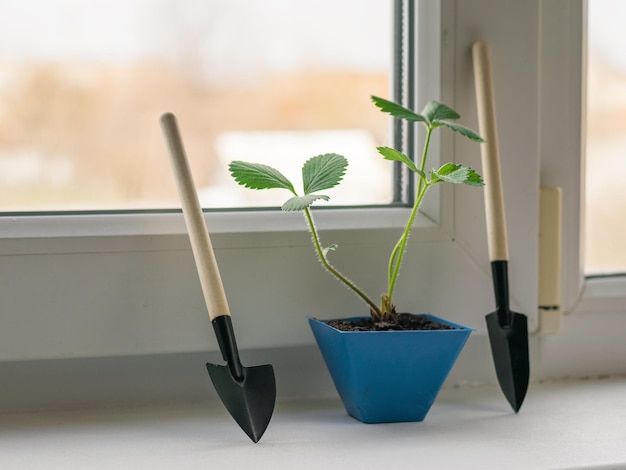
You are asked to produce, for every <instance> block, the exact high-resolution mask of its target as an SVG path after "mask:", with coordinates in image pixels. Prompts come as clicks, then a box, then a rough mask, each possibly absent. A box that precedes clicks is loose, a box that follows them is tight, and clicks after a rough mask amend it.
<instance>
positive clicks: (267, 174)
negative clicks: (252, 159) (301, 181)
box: [228, 160, 295, 194]
mask: <svg viewBox="0 0 626 470" xmlns="http://www.w3.org/2000/svg"><path fill="white" fill-rule="evenodd" d="M228 169H229V171H230V174H231V175H232V177H233V178H234V179H235V181H236V182H237V183H239V184H240V185H242V186H245V187H246V188H250V189H272V188H281V189H287V190H289V191H291V192H292V193H293V194H295V189H294V187H293V184H292V183H291V181H289V180H288V179H287V177H286V176H285V175H283V174H282V173H281V172H280V171H278V170H276V169H275V168H272V167H271V166H267V165H263V164H261V163H248V162H242V161H238V160H236V161H233V162H231V163H230V165H228Z"/></svg>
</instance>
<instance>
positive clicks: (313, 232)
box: [304, 207, 382, 317]
mask: <svg viewBox="0 0 626 470" xmlns="http://www.w3.org/2000/svg"><path fill="white" fill-rule="evenodd" d="M304 215H305V217H306V220H307V223H308V224H309V230H310V232H311V236H312V238H313V244H314V245H315V251H316V252H317V256H318V258H319V260H320V262H321V263H322V266H324V268H325V269H326V270H327V271H328V272H330V273H331V274H332V275H333V276H335V277H336V278H337V279H338V280H339V281H340V282H342V283H343V284H344V285H346V286H347V287H348V288H349V289H350V290H352V291H353V292H354V293H355V294H356V295H358V296H359V297H361V298H362V299H363V300H364V301H365V302H366V303H367V304H368V305H369V306H370V308H371V309H372V310H373V311H374V312H376V315H378V316H379V317H382V313H381V311H380V308H378V305H376V304H375V303H374V302H373V301H372V300H371V299H370V298H369V297H368V296H367V295H366V294H365V293H364V292H363V291H362V290H361V289H359V288H358V287H357V286H356V284H355V283H354V282H352V281H351V280H350V279H348V278H347V277H346V276H344V275H343V274H341V273H340V272H339V271H337V269H335V268H334V267H333V266H332V265H331V264H330V263H329V262H328V260H327V259H326V255H325V253H324V250H323V249H322V244H321V243H320V238H319V235H318V233H317V229H316V228H315V224H314V223H313V216H312V215H311V211H310V209H309V208H308V207H307V208H306V209H304Z"/></svg>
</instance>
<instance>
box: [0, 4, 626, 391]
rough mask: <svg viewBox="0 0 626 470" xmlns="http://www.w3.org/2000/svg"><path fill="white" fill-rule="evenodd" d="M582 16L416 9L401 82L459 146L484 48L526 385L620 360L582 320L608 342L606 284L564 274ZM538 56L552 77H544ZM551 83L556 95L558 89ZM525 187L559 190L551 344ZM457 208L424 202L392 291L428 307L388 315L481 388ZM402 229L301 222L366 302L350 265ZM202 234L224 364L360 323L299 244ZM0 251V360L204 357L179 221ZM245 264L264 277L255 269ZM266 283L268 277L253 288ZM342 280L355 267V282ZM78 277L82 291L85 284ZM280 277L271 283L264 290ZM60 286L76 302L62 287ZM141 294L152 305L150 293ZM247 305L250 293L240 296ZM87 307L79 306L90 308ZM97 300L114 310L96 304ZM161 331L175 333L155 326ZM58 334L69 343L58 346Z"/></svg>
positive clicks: (129, 221) (577, 140) (204, 330)
mask: <svg viewBox="0 0 626 470" xmlns="http://www.w3.org/2000/svg"><path fill="white" fill-rule="evenodd" d="M584 4H585V3H584V1H582V0H577V1H571V0H551V1H550V2H501V1H499V0H460V1H459V0H440V1H439V0H438V1H430V0H428V1H421V2H419V3H418V7H419V8H420V9H422V8H425V9H427V10H429V11H431V12H432V13H433V14H434V15H437V18H438V20H437V21H425V22H424V24H422V28H421V29H420V28H418V47H419V48H421V50H420V55H419V60H418V64H417V65H418V75H420V74H423V69H422V70H421V71H420V69H419V67H427V68H428V69H429V70H431V72H434V74H435V77H436V78H435V79H434V80H422V82H421V83H419V85H418V98H417V99H418V104H422V101H423V98H424V97H428V98H433V97H439V99H441V101H443V102H446V103H448V104H450V105H451V106H452V107H454V108H455V109H457V110H458V111H459V113H460V114H461V115H462V116H463V122H464V124H467V125H469V126H470V127H474V128H476V127H477V124H476V122H477V119H476V106H475V94H474V86H473V78H470V77H473V74H472V68H471V54H470V53H469V49H470V46H471V43H472V42H473V41H475V40H478V39H486V40H488V41H490V42H491V43H492V44H494V45H497V47H496V46H494V47H493V48H492V54H493V57H494V65H495V67H494V72H495V74H496V76H495V83H496V103H497V106H498V108H497V111H498V118H499V132H500V144H501V155H502V158H503V162H502V169H503V179H504V188H505V195H504V196H505V204H506V207H507V217H508V220H507V222H508V227H509V231H511V230H510V229H511V227H521V229H519V230H516V231H515V232H514V233H512V234H511V236H510V238H509V243H510V255H511V265H510V280H511V286H512V308H513V309H515V310H516V311H520V312H523V313H525V314H527V315H528V316H529V323H530V330H531V332H532V338H531V359H532V360H533V363H534V367H533V368H532V370H533V376H534V377H554V376H564V375H581V374H603V373H614V372H621V373H623V372H624V369H623V365H622V364H621V362H620V361H619V358H620V357H623V356H624V354H626V346H624V345H623V341H621V342H620V341H607V334H608V335H609V336H610V333H606V332H605V331H604V330H603V329H602V328H601V327H599V326H597V321H596V318H597V317H598V315H602V314H604V315H602V316H603V318H605V319H607V320H608V321H609V322H611V330H612V331H621V327H626V315H624V314H623V313H624V307H623V305H625V304H626V303H625V302H623V299H624V295H623V294H622V293H621V292H624V290H622V291H621V292H618V295H615V293H616V292H617V291H615V290H610V292H608V291H607V290H606V289H605V288H604V287H602V286H603V285H604V286H606V285H608V284H606V282H605V281H606V280H585V279H584V277H583V276H582V274H581V273H582V270H581V265H580V260H581V257H580V250H579V248H580V233H581V232H580V229H581V224H582V220H583V215H582V213H581V208H582V205H581V194H582V192H581V190H582V188H583V186H582V184H581V180H582V169H583V165H582V159H581V155H582V154H581V148H582V146H581V141H582V139H583V138H584V136H583V135H582V134H581V119H580V117H581V116H582V112H583V110H584V101H583V99H582V95H581V93H580V90H581V86H582V82H581V81H582V80H583V78H584V77H583V76H582V75H580V70H581V68H578V69H577V68H576V67H579V66H580V60H582V59H581V57H582V55H581V54H580V47H581V44H582V42H581V40H582V31H583V29H582V24H583V23H582V22H580V24H579V23H578V22H577V21H578V19H580V18H582V15H583V13H584ZM564 14H566V15H569V16H566V18H569V21H568V20H564V19H563V18H564V16H563V15H564ZM421 18H422V19H424V17H421ZM577 24H579V26H580V27H578V26H576V25H577ZM577 28H578V29H577ZM433 29H434V30H435V31H433ZM433 36H435V37H436V38H438V41H439V40H440V42H441V44H440V53H438V54H433V53H432V52H433V51H432V49H431V46H430V44H432V40H433ZM420 37H421V39H422V42H419V39H420ZM424 38H426V39H427V40H429V41H431V42H430V43H428V42H425V41H424ZM576 41H578V42H576ZM555 47H557V49H558V51H559V56H558V57H562V58H563V61H564V63H560V62H559V61H555V60H553V59H554V57H553V56H552V55H551V54H553V53H554V52H555V49H554V48H555ZM424 48H426V49H427V50H426V53H424V50H423V49H424ZM576 57H578V59H577V60H578V61H579V62H578V65H576ZM511 58H516V60H523V61H525V63H524V67H523V68H522V69H521V70H518V69H516V70H513V69H515V67H512V66H511V64H510V63H508V62H507V61H510V60H511ZM433 64H434V65H433ZM575 70H578V72H577V73H578V75H576V72H574V71H575ZM422 76H423V75H422ZM568 77H569V78H568ZM564 79H567V80H566V81H565V82H563V80H564ZM563 83H566V84H567V86H564V85H563ZM559 106H564V107H563V108H559ZM555 110H557V111H559V116H561V115H562V116H565V117H566V119H562V120H559V121H558V122H559V125H558V126H557V127H556V128H554V129H551V131H550V132H549V133H548V132H542V128H543V127H545V126H546V125H547V124H545V123H549V122H551V119H552V116H553V114H552V113H554V112H555ZM450 134H451V133H450ZM520 134H521V135H520ZM562 142H567V144H568V145H567V155H570V157H569V158H570V160H571V163H572V164H571V165H570V168H569V169H568V171H562V169H561V166H562V165H561V163H562V160H561V159H562V158H564V157H562V155H563V151H562V148H561V144H562ZM434 145H435V148H436V150H437V151H438V152H440V153H441V154H445V155H452V156H453V157H454V158H455V159H456V158H457V156H459V157H461V156H462V160H463V162H464V163H469V165H470V166H473V167H475V168H480V154H479V149H478V148H477V147H474V148H472V147H471V146H470V145H468V144H467V143H465V142H463V141H462V140H460V139H456V138H455V137H454V136H452V135H442V136H441V137H440V138H439V139H438V140H437V141H436V142H434ZM560 155H561V156H560ZM446 159H447V158H446ZM540 185H554V186H561V187H562V188H563V189H564V194H565V195H566V197H565V198H564V213H563V222H564V240H563V254H564V256H563V267H562V272H563V275H562V280H563V307H564V310H565V312H566V315H565V316H564V318H563V326H562V329H561V331H559V332H558V334H556V335H554V336H543V335H541V334H537V328H538V321H537V316H538V315H537V285H536V279H537V272H538V260H537V256H536V255H537V253H538V242H537V234H538V204H539V187H540ZM472 191H473V190H472V188H462V187H451V185H448V186H445V187H441V188H440V189H439V191H438V192H437V193H434V196H433V198H432V199H431V201H429V205H427V207H425V210H424V214H421V215H420V218H419V221H418V226H417V227H416V229H415V231H414V233H413V235H412V237H411V240H410V243H411V247H410V250H411V251H410V253H411V254H410V256H409V257H408V258H407V262H406V264H405V267H404V271H403V275H402V276H401V278H402V279H401V281H402V282H404V283H405V285H404V286H402V287H403V290H405V291H407V290H408V291H411V290H412V291H414V292H418V293H426V294H431V292H430V291H429V288H430V287H431V283H432V285H436V286H437V287H436V289H440V293H441V294H442V295H439V296H432V295H425V296H424V297H423V298H421V299H414V298H412V297H411V295H413V293H414V292H406V293H404V294H402V295H403V296H404V297H401V299H400V300H399V302H400V301H406V303H407V308H420V309H421V308H425V309H432V311H434V312H436V313H440V314H441V315H442V316H445V317H447V318H450V319H453V320H457V321H458V320H461V321H462V322H465V323H468V324H469V325H470V326H473V327H475V328H477V330H478V331H477V332H476V334H474V335H473V336H472V338H471V339H470V342H469V343H468V348H467V349H468V351H467V353H464V354H465V356H464V357H465V359H463V358H461V365H460V368H462V369H463V373H462V375H463V377H461V376H460V375H458V374H456V376H457V378H458V377H461V378H463V379H467V380H487V381H488V380H492V379H494V377H493V371H492V366H491V361H490V360H489V359H488V357H489V356H488V338H487V336H486V331H485V327H484V319H483V317H484V315H485V314H486V313H489V312H491V311H492V310H493V296H492V292H491V289H492V286H491V279H490V272H489V263H488V258H487V247H486V238H485V237H486V235H485V228H484V212H483V211H484V208H483V204H482V192H480V191H475V192H472ZM407 211H408V209H406V208H401V207H399V208H393V209H376V208H365V209H349V208H345V209H332V210H323V211H321V210H320V211H316V215H317V216H318V225H319V228H320V230H321V232H322V236H323V237H324V238H325V239H326V238H328V239H329V241H330V240H332V241H333V242H335V241H338V243H339V245H340V250H339V251H338V252H337V254H336V255H337V256H338V261H337V265H338V266H342V268H343V269H345V271H346V272H347V273H350V272H355V274H357V275H360V276H364V277H363V283H364V284H365V285H364V288H365V289H366V290H368V291H370V290H371V289H370V287H372V286H377V285H378V284H377V282H378V279H377V278H376V276H375V275H374V274H370V273H369V272H365V273H363V272H362V271H363V267H362V266H361V262H363V261H364V258H368V257H370V256H374V258H372V259H367V260H366V261H374V262H378V261H380V260H381V259H382V258H384V256H386V254H387V253H386V252H387V251H388V250H383V251H385V253H383V255H382V256H381V258H380V259H379V258H377V257H375V254H373V253H372V250H373V249H374V248H377V249H378V248H379V247H381V246H383V247H386V246H387V245H389V244H390V243H391V244H392V243H393V241H394V240H395V239H396V238H397V235H398V228H401V226H402V224H403V221H404V216H405V215H406V212H407ZM373 214H374V215H373ZM206 218H207V221H208V226H209V227H210V228H211V232H212V235H215V236H214V237H212V238H213V239H214V244H215V246H216V249H217V251H218V253H217V255H218V262H220V265H221V266H224V268H225V269H224V271H225V272H224V273H223V274H225V276H226V277H227V278H228V279H230V280H231V282H232V281H233V280H235V281H237V282H236V283H235V284H236V285H235V287H236V288H237V289H243V290H246V289H247V291H246V295H242V296H237V295H235V296H233V297H232V300H231V304H232V305H233V306H235V307H236V308H235V309H233V312H234V313H233V321H234V323H235V325H236V328H237V331H238V341H239V342H240V345H241V346H242V348H244V349H245V348H288V347H292V346H301V345H305V346H307V345H311V344H312V338H311V337H310V333H309V332H308V330H307V328H306V325H305V322H304V321H303V316H306V315H314V316H321V317H324V316H328V315H333V314H334V315H341V316H350V315H352V314H362V313H363V312H362V308H360V307H361V304H360V302H358V301H356V300H354V299H352V298H351V294H349V293H346V292H345V290H343V289H342V288H341V287H340V286H339V287H338V286H335V284H334V283H333V280H332V279H330V278H329V277H328V275H327V274H326V273H325V272H324V271H323V270H322V269H321V268H320V267H319V266H315V261H314V258H313V254H312V249H311V247H310V246H309V244H310V240H309V237H308V235H307V233H306V227H305V225H304V222H303V221H302V220H301V219H300V218H299V217H298V216H297V215H294V216H293V217H292V216H291V215H287V214H281V213H279V212H275V211H250V212H240V211H237V212H210V213H207V214H206ZM277 227H279V228H277ZM0 234H2V235H0V250H1V251H0V278H2V279H6V280H8V282H4V283H2V284H0V298H2V299H3V302H4V305H3V310H2V312H3V317H4V318H3V320H4V324H5V325H8V327H6V328H3V331H4V334H3V332H2V331H0V340H1V341H0V344H2V345H3V347H2V350H0V360H25V359H36V358H46V359H51V358H66V357H93V356H98V357H100V356H119V355H137V354H155V353H164V354H166V353H180V352H185V351H200V350H202V351H204V350H206V349H207V348H208V349H210V350H216V349H217V345H216V343H215V340H214V335H213V332H212V331H211V329H210V324H209V322H207V321H206V313H205V309H204V306H203V303H202V298H201V294H200V292H199V284H198V283H197V279H196V277H197V276H196V274H195V271H194V268H193V261H192V258H191V253H190V249H189V243H188V239H187V237H186V232H185V230H184V225H183V220H182V215H181V214H180V213H179V212H171V213H167V214H150V213H149V214H132V213H128V214H119V215H111V214H97V215H96V214H85V215H82V216H78V217H77V218H69V217H68V216H64V215H59V216H55V217H53V218H52V219H50V218H47V216H28V217H12V216H10V215H9V216H5V217H3V218H2V219H1V220H0ZM416 252H417V253H416ZM333 255H335V254H333ZM420 256H423V257H425V259H426V261H427V262H432V263H433V264H432V266H433V268H432V269H433V272H431V273H426V274H425V273H424V272H423V270H420V269H419V266H417V265H418V263H419V260H420V259H421V258H419V257H420ZM257 259H258V260H260V262H263V263H266V264H264V265H263V266H261V267H259V266H256V265H255V262H256V260H257ZM273 260H277V261H276V262H275V263H273ZM94 262H96V263H97V264H96V265H95V266H94ZM116 263H117V264H116ZM237 263H239V264H237ZM272 263H273V264H272ZM346 263H347V264H346ZM455 263H456V264H455ZM66 266H67V267H68V269H67V272H65V271H63V274H64V276H65V275H67V278H68V280H67V281H65V280H64V279H59V278H60V277H63V276H59V274H58V273H57V270H58V267H61V268H62V269H65V267H66ZM120 266H125V267H127V268H128V272H127V273H126V272H124V273H120V272H119V271H117V270H116V268H119V267H120ZM241 266H243V267H245V268H246V269H251V270H253V271H254V272H250V273H248V272H246V276H240V275H239V273H240V272H244V271H241V269H240V268H241ZM346 266H347V267H346ZM458 266H461V270H460V271H459V270H458V269H457V268H458ZM270 267H271V268H272V269H273V271H272V273H274V274H272V275H268V274H267V273H266V269H269V268H270ZM351 267H356V271H354V270H353V269H350V268H351ZM289 270H293V271H289ZM379 271H382V272H384V269H379ZM457 271H458V272H457ZM285 273H288V274H285ZM248 274H249V275H248ZM92 275H96V276H99V277H98V278H97V279H95V280H89V279H85V278H88V277H90V276H92ZM281 275H282V276H283V277H282V278H280V279H278V280H277V279H274V277H280V276H281ZM133 276H134V277H133ZM255 276H256V278H255ZM431 278H432V279H431ZM257 279H261V280H263V282H264V283H266V284H265V285H264V286H262V287H259V286H258V285H256V284H255V282H256V280H257ZM281 279H287V280H288V282H289V284H280V281H281ZM92 281H93V282H92ZM459 281H462V282H459ZM66 282H75V283H76V284H77V285H76V287H75V288H74V287H66V284H65V283H66ZM607 282H608V283H609V284H611V283H612V284H615V283H616V282H617V281H615V280H611V281H607ZM33 283H34V284H33ZM107 283H109V284H107ZM172 283H174V284H176V286H177V290H178V289H179V290H181V291H182V292H181V293H180V294H176V295H177V297H176V299H174V300H175V301H178V300H180V301H181V303H180V305H179V306H178V307H177V310H175V309H174V306H173V305H169V304H168V305H166V306H162V305H161V304H167V302H169V300H170V299H168V298H167V295H169V294H171V293H172V292H173V291H172V288H171V284H172ZM225 284H226V286H227V294H230V295H229V300H230V299H231V295H232V293H229V292H228V289H229V287H228V285H229V284H228V283H225ZM303 284H305V285H303ZM231 285H232V284H231ZM159 286H162V287H167V289H169V290H167V289H166V291H165V292H164V293H162V292H160V287H159ZM255 286H256V287H255ZM407 287H408V289H407ZM72 288H74V289H75V290H76V298H75V299H71V301H70V300H67V299H64V298H60V297H59V296H62V295H63V294H66V293H68V292H71V289H72ZM116 288H117V289H118V290H119V292H118V290H116ZM251 288H254V289H256V290H253V291H250V289H251ZM281 288H282V289H284V292H283V293H281V290H279V289H281ZM620 288H621V287H618V289H620ZM57 289H58V290H59V292H57V291H56V290H57ZM90 289H95V290H96V291H95V292H91V290H90ZM399 290H400V289H399ZM431 291H432V289H431ZM94 293H95V294H96V295H95V297H90V295H92V294H94ZM320 293H323V295H321V294H320ZM109 294H111V295H114V296H115V295H117V296H119V298H116V299H113V300H110V299H109V297H108V295H109ZM124 295H127V296H128V298H126V297H124ZM291 297H300V298H299V299H292V298H291ZM435 297H436V298H435ZM94 299H95V300H94ZM607 299H608V300H607ZM615 299H617V300H615ZM90 302H91V303H90ZM98 302H100V303H98ZM172 302H173V301H172ZM302 302H304V306H303V305H302ZM307 302H308V303H307ZM94 303H95V304H94ZM32 306H36V307H37V308H36V310H37V311H36V312H31V311H28V307H32ZM150 309H154V311H150ZM294 310H296V311H294ZM589 313H593V315H590V314H589ZM175 314H177V315H179V316H178V317H175V318H173V316H174V315H175ZM261 315H263V316H265V320H267V321H268V322H269V323H271V321H274V320H280V321H281V322H282V323H281V327H280V329H279V331H275V330H271V329H269V327H268V325H266V324H265V323H266V321H263V322H262V321H259V318H260V316H261ZM83 316H84V318H83ZM33 322H38V324H39V327H40V330H39V331H38V332H34V333H32V323H33ZM69 325H72V326H73V327H74V326H75V327H76V329H74V330H72V331H69V330H68V327H69ZM613 327H614V328H613ZM31 333H32V336H29V335H30V334H31ZM589 333H591V338H590V337H589ZM615 334H616V333H615ZM535 361H537V362H535Z"/></svg>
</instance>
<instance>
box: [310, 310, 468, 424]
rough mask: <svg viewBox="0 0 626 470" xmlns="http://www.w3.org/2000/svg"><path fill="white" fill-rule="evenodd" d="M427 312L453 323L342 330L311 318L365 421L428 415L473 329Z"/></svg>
mask: <svg viewBox="0 0 626 470" xmlns="http://www.w3.org/2000/svg"><path fill="white" fill-rule="evenodd" d="M425 316H426V317H428V318H430V319H432V320H435V321H437V322H440V323H444V324H447V325H449V326H452V327H453V329H449V330H411V331H340V330H337V329H335V328H333V327H332V326H329V325H328V324H326V323H325V322H323V321H320V320H317V319H315V318H309V324H310V326H311V329H312V330H313V335H314V336H315V339H316V341H317V344H318V347H319V349H320V351H321V353H322V356H323V357H324V361H325V362H326V366H327V367H328V370H329V372H330V375H331V376H332V379H333V382H334V383H335V387H336V388H337V392H338V393H339V396H340V397H341V400H342V401H343V404H344V407H345V408H346V411H347V412H348V414H349V415H351V416H353V417H354V418H356V419H358V420H359V421H362V422H364V423H390V422H402V421H422V420H423V419H424V418H425V417H426V414H427V413H428V411H429V410H430V407H431V406H432V404H433V402H434V401H435V398H436V397H437V394H438V393H439V390H440V389H441V386H442V385H443V383H444V381H445V379H446V377H447V376H448V373H449V372H450V370H451V369H452V366H453V365H454V362H455V361H456V359H457V357H458V355H459V353H460V352H461V350H462V349H463V346H464V345H465V342H466V341H467V338H468V337H469V335H470V334H471V332H472V331H473V329H472V328H468V327H466V326H463V325H459V324H456V323H452V322H449V321H447V320H443V319H441V318H438V317H434V316H432V315H425ZM358 319H359V318H358V317H357V318H350V319H348V320H358Z"/></svg>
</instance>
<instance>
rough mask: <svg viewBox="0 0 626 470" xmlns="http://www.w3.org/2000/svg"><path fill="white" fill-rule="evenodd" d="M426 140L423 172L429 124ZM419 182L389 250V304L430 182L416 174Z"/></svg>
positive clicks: (424, 161) (430, 128)
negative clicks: (399, 230)
mask: <svg viewBox="0 0 626 470" xmlns="http://www.w3.org/2000/svg"><path fill="white" fill-rule="evenodd" d="M426 128H427V131H426V141H425V142H424V151H423V152H422V160H421V162H420V170H421V171H422V172H424V168H425V167H426V157H427V155H428V147H429V145H430V136H431V134H432V132H433V128H432V127H430V126H428V125H427V126H426ZM418 178H419V182H418V185H417V194H416V196H415V202H414V203H413V209H412V210H411V215H410V216H409V220H408V221H407V224H406V227H405V228H404V232H403V233H402V236H401V237H400V240H398V243H397V244H396V246H395V247H394V249H393V251H392V252H391V257H390V259H389V286H388V289H387V298H388V300H389V304H390V305H392V304H393V291H394V289H395V287H396V281H397V279H398V274H399V272H400V266H401V265H402V259H403V258H404V254H405V252H406V244H407V241H408V239H409V234H410V233H411V229H412V228H413V223H414V222H415V217H416V216H417V212H418V210H419V207H420V205H421V203H422V200H423V199H424V195H425V194H426V191H427V190H428V188H429V186H430V184H429V182H428V181H427V180H426V178H424V177H422V176H421V175H418Z"/></svg>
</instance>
